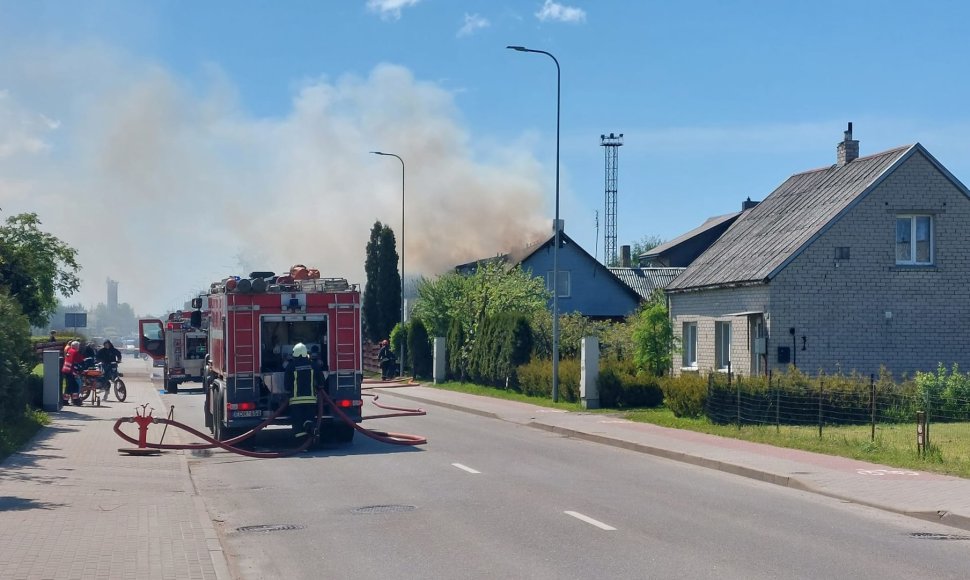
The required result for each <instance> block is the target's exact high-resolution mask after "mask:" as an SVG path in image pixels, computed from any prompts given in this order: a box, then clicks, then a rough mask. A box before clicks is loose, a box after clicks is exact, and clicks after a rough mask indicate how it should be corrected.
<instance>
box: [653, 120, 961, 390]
mask: <svg viewBox="0 0 970 580" xmlns="http://www.w3.org/2000/svg"><path fill="white" fill-rule="evenodd" d="M858 151H859V142H858V141H854V140H853V139H852V124H851V123H850V124H849V130H848V131H846V132H845V139H844V140H843V141H842V142H840V143H839V144H838V160H837V163H836V164H835V165H832V166H830V167H825V168H822V169H816V170H812V171H807V172H804V173H798V174H796V175H793V176H791V177H790V178H789V179H788V180H787V181H785V182H784V183H782V184H781V185H780V186H779V187H778V188H777V189H776V190H775V191H774V192H772V193H771V195H769V196H768V197H767V198H765V200H764V201H762V202H761V203H760V204H759V205H758V206H756V207H754V208H753V209H751V210H750V211H748V212H745V213H744V215H743V216H741V217H740V218H739V219H738V220H737V221H736V222H735V223H734V224H733V225H732V226H731V227H730V228H729V229H728V230H727V231H726V232H725V233H724V234H723V235H722V236H721V237H720V238H719V239H718V240H717V241H716V242H714V244H712V245H711V247H710V248H708V250H707V251H705V252H704V253H703V254H701V255H700V256H699V257H698V258H697V260H695V261H694V262H693V263H692V264H691V265H690V266H689V267H688V268H687V269H686V270H685V271H684V272H683V273H682V274H681V275H680V276H678V277H677V278H676V279H675V280H674V281H673V282H672V283H671V284H670V285H669V286H668V287H667V295H668V298H669V301H670V316H671V320H672V323H673V327H674V334H675V335H676V336H677V337H678V338H679V339H680V340H681V352H679V353H676V354H675V355H674V365H673V366H674V372H675V373H680V372H683V371H684V370H687V369H696V370H701V371H706V370H711V369H726V368H727V366H728V363H730V366H731V369H732V370H733V371H734V372H736V373H741V374H744V375H751V374H755V373H759V374H760V373H765V372H767V370H768V369H784V368H787V366H788V364H789V363H793V364H795V365H796V366H797V367H798V368H800V369H801V370H802V371H804V372H807V373H809V374H815V373H817V372H819V371H820V370H821V371H825V372H826V373H832V372H836V371H837V370H839V369H841V370H842V371H843V372H850V371H852V370H856V371H859V372H861V373H864V374H869V373H878V372H879V368H880V366H882V365H885V366H886V367H887V368H888V369H889V370H890V371H892V372H893V373H894V374H895V375H896V376H897V377H898V376H900V374H902V373H907V374H912V373H913V372H914V371H917V370H923V371H929V370H934V369H935V368H936V366H937V364H938V363H941V362H942V363H944V364H946V365H948V366H949V365H951V364H952V363H954V362H956V363H959V365H960V366H961V367H962V368H963V369H970V191H968V190H967V188H966V187H965V186H964V185H963V184H962V183H960V181H959V180H957V179H956V178H955V177H954V176H953V175H952V174H950V172H949V171H947V169H946V168H945V167H943V166H942V165H941V164H940V163H939V162H938V161H937V160H936V159H934V158H933V156H932V155H930V154H929V152H927V151H926V149H924V148H923V146H922V145H920V144H918V143H917V144H915V145H910V146H905V147H899V148H896V149H891V150H889V151H884V152H882V153H877V154H875V155H870V156H868V157H858Z"/></svg>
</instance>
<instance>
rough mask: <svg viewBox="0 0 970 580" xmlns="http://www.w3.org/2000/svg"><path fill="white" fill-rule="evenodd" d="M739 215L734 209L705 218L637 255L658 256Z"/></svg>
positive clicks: (642, 256)
mask: <svg viewBox="0 0 970 580" xmlns="http://www.w3.org/2000/svg"><path fill="white" fill-rule="evenodd" d="M739 215H741V212H739V211H736V212H734V213H726V214H724V215H718V216H714V217H711V218H707V220H705V221H704V223H702V224H701V225H699V226H697V227H696V228H694V229H692V230H691V231H689V232H687V233H685V234H681V235H679V236H677V237H676V238H674V239H672V240H670V241H669V242H664V243H662V244H660V245H659V246H654V247H653V248H650V249H649V250H647V251H646V252H644V253H642V254H640V256H639V257H640V258H645V259H646V258H651V257H653V256H659V255H660V254H663V253H664V252H666V251H667V250H670V249H672V248H675V247H677V246H678V245H680V244H682V243H684V242H686V241H688V240H690V239H691V238H693V237H695V236H697V235H699V234H702V233H704V232H706V231H707V230H709V229H711V228H713V227H716V226H719V225H721V224H723V223H724V222H726V221H728V220H730V219H734V218H736V217H738V216H739Z"/></svg>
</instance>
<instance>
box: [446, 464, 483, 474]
mask: <svg viewBox="0 0 970 580" xmlns="http://www.w3.org/2000/svg"><path fill="white" fill-rule="evenodd" d="M452 465H453V466H455V467H457V468H458V469H461V470H463V471H467V472H468V473H481V471H476V470H474V469H472V468H471V467H468V466H467V465H462V464H461V463H452Z"/></svg>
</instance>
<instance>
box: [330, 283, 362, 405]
mask: <svg viewBox="0 0 970 580" xmlns="http://www.w3.org/2000/svg"><path fill="white" fill-rule="evenodd" d="M354 296H355V295H354V294H351V293H346V294H344V293H337V295H336V300H335V301H334V303H333V305H332V306H331V308H332V309H333V317H334V329H335V331H336V332H335V336H333V337H332V339H333V341H334V350H335V351H336V360H335V361H334V365H333V369H332V370H334V371H337V388H338V389H339V388H341V387H344V386H347V387H354V386H356V380H357V379H356V373H357V371H358V370H359V369H358V366H359V365H358V360H359V359H358V350H359V348H360V327H359V325H358V322H357V321H358V317H357V310H358V309H359V308H360V305H359V304H358V303H357V302H356V301H355V300H354ZM343 297H346V298H348V299H349V301H346V302H341V298H343Z"/></svg>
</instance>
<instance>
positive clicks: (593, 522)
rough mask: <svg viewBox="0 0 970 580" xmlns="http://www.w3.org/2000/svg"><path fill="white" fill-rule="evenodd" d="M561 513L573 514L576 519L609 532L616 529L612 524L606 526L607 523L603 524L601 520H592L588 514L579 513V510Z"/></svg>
mask: <svg viewBox="0 0 970 580" xmlns="http://www.w3.org/2000/svg"><path fill="white" fill-rule="evenodd" d="M563 513H565V514H566V515H570V516H573V517H574V518H576V519H577V520H582V521H584V522H586V523H587V524H590V525H593V526H596V527H597V528H599V529H601V530H606V531H608V532H611V531H615V530H616V528H614V527H613V526H608V525H606V524H604V523H603V522H600V521H597V520H594V519H593V518H591V517H589V516H584V515H583V514H581V513H579V512H570V511H566V512H563Z"/></svg>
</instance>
